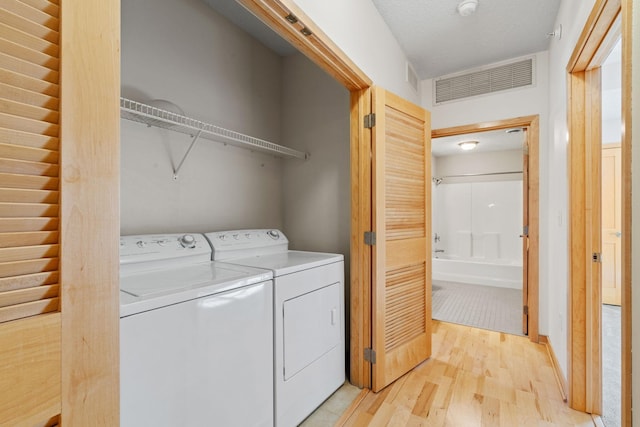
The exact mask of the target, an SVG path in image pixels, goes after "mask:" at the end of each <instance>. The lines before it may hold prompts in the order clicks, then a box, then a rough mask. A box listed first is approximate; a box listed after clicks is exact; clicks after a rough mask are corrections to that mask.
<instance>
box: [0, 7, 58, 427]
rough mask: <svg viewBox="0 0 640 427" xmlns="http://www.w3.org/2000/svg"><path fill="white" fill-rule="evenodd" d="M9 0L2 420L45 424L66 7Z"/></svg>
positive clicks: (0, 272) (3, 100)
mask: <svg viewBox="0 0 640 427" xmlns="http://www.w3.org/2000/svg"><path fill="white" fill-rule="evenodd" d="M0 4H1V5H2V8H0V393H1V398H0V424H1V425H37V424H45V423H47V422H54V421H55V419H56V418H57V414H59V413H60V384H61V383H60V337H61V335H60V325H61V321H60V313H59V312H58V308H59V285H58V283H59V274H58V249H59V246H58V240H59V232H58V226H59V209H58V203H59V179H58V174H59V167H58V161H59V155H58V146H59V139H58V137H59V105H60V103H59V100H58V98H59V90H60V89H59V66H60V59H59V56H60V55H59V53H60V49H59V6H58V4H57V2H56V1H53V0H51V1H47V0H22V1H19V0H1V1H0ZM47 313H49V314H47Z"/></svg>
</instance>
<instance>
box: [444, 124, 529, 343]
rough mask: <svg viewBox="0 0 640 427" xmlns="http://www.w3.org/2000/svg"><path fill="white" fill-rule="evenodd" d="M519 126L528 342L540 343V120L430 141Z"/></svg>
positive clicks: (466, 129) (480, 127) (459, 130)
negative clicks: (524, 176)
mask: <svg viewBox="0 0 640 427" xmlns="http://www.w3.org/2000/svg"><path fill="white" fill-rule="evenodd" d="M515 127H522V128H526V129H527V141H528V144H529V194H528V200H529V205H528V209H529V257H528V260H527V261H528V262H527V277H528V280H527V284H528V286H527V301H528V307H529V309H528V312H529V316H528V317H529V321H528V332H529V339H530V340H531V341H533V342H539V340H540V332H539V305H540V303H539V301H540V291H539V277H540V271H539V269H540V267H539V266H540V263H539V247H540V219H539V216H540V149H539V146H540V142H539V141H540V118H539V116H538V115H533V116H524V117H515V118H512V119H505V120H496V121H492V122H484V123H475V124H470V125H463V126H455V127H449V128H442V129H434V130H432V131H431V138H439V137H444V136H454V135H465V134H469V133H476V132H485V131H490V130H499V129H511V128H515Z"/></svg>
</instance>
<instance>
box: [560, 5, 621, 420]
mask: <svg viewBox="0 0 640 427" xmlns="http://www.w3.org/2000/svg"><path fill="white" fill-rule="evenodd" d="M630 19H631V2H624V1H623V2H621V1H619V0H601V1H598V2H596V4H595V5H594V7H593V9H592V12H591V14H590V15H589V18H588V19H587V22H586V24H585V26H584V29H583V32H582V34H581V36H580V38H579V40H578V42H577V43H576V46H575V49H574V51H573V54H572V56H571V59H570V60H569V62H568V64H567V72H568V77H569V79H568V88H569V93H568V104H569V120H568V125H569V126H568V128H569V150H568V158H569V169H570V185H569V205H570V209H571V217H572V224H571V226H570V233H569V237H570V254H569V258H570V264H569V265H570V277H569V283H570V307H569V311H570V319H571V320H570V329H569V341H568V342H569V353H570V355H569V360H570V362H571V363H570V367H569V374H568V376H569V378H568V383H569V403H570V405H571V407H572V408H574V409H578V410H581V411H585V412H589V413H592V414H599V415H600V414H603V397H604V396H603V393H606V392H608V391H607V390H605V389H604V387H603V380H604V378H603V367H604V363H605V360H606V359H605V358H604V357H603V355H605V356H606V353H605V351H608V350H610V349H605V348H604V345H605V343H604V340H603V320H606V319H603V305H602V303H603V298H604V297H605V292H604V289H603V285H605V280H603V279H608V277H607V276H610V275H611V274H612V273H613V274H614V275H615V274H616V269H617V267H615V263H614V264H613V265H614V267H611V266H607V265H606V264H605V263H603V262H602V261H604V258H605V256H606V258H608V259H609V260H615V258H616V255H615V251H616V249H615V245H611V244H610V243H609V242H607V241H606V240H605V239H608V238H609V237H610V236H609V234H610V233H614V234H613V236H612V237H614V241H615V240H617V239H618V237H617V233H618V232H619V233H620V237H619V241H620V242H619V245H620V253H619V258H620V260H621V261H620V267H619V277H620V282H619V288H620V289H621V292H620V293H621V296H620V303H621V309H620V311H621V313H620V334H619V335H620V341H621V344H620V353H619V355H618V356H615V358H616V359H618V360H619V361H620V364H621V368H620V372H621V376H620V384H619V386H618V388H619V389H620V394H619V396H620V397H619V399H618V400H617V402H618V404H619V405H620V425H630V423H631V347H630V343H631V288H630V286H631V284H630V283H631V281H630V274H631V232H630V229H631V209H630V203H631V180H630V176H631V134H630V132H629V131H630V129H631V127H630V126H631V100H630V96H629V94H630V93H631V79H630V77H631V75H630V73H631V66H630V58H631V50H630V43H631V23H630ZM620 39H621V48H620V50H621V60H620V66H619V69H618V71H617V72H616V74H618V75H619V77H620V87H621V90H620V101H619V102H620V106H619V107H616V108H617V109H618V110H619V111H620V114H621V120H620V123H619V126H618V129H617V131H616V137H617V138H619V142H620V145H621V155H620V176H621V179H620V184H619V187H620V202H619V203H620V209H619V210H620V223H619V225H620V228H619V229H617V228H615V229H613V228H612V229H609V225H614V226H615V225H616V224H615V221H614V224H608V222H610V221H609V219H608V218H607V216H608V215H609V214H610V213H609V212H606V210H605V209H604V203H605V198H604V197H607V198H608V197H610V196H611V194H608V193H607V194H603V191H605V186H606V185H608V184H607V182H606V181H607V180H608V179H609V177H608V176H607V175H609V176H610V177H613V178H612V179H613V180H614V182H615V176H616V175H617V173H615V172H610V171H608V169H610V168H609V166H610V164H614V166H615V163H616V160H610V159H609V160H606V163H607V164H605V162H604V161H603V160H604V159H605V158H606V157H608V155H607V156H606V157H605V155H604V153H603V144H602V142H603V141H605V140H606V139H607V138H606V136H605V135H604V133H603V130H604V127H605V126H604V124H603V121H602V118H603V117H606V116H605V114H606V113H605V114H603V108H606V107H605V106H604V105H603V102H602V100H603V99H605V97H604V90H603V89H604V87H605V86H604V84H605V81H604V80H603V64H605V62H606V60H607V58H608V57H609V56H610V53H611V52H612V51H614V50H615V49H614V48H615V46H616V44H617V42H618V40H620ZM617 138H616V139H617ZM605 147H606V145H605ZM613 158H614V159H615V156H614V157H613ZM613 170H614V171H615V167H614V168H613ZM614 185H615V184H614ZM614 195H615V194H614ZM608 203H612V204H614V205H615V203H616V202H615V200H614V201H610V200H609V201H607V204H608ZM613 212H615V209H613ZM613 216H615V215H613ZM605 233H606V234H607V236H603V234H605ZM607 252H609V254H608V256H607ZM606 286H607V288H612V287H618V285H613V286H612V285H611V283H609V284H607V285H606ZM606 293H609V289H607V292H606ZM607 298H608V297H607ZM615 323H617V321H615ZM605 333H606V331H605ZM616 335H617V334H616ZM616 406H617V404H616ZM611 425H615V424H611Z"/></svg>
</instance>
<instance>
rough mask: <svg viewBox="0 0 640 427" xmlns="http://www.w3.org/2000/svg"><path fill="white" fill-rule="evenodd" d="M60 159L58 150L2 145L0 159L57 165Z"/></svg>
mask: <svg viewBox="0 0 640 427" xmlns="http://www.w3.org/2000/svg"><path fill="white" fill-rule="evenodd" d="M59 157H60V156H59V154H58V151H57V150H46V149H42V148H33V147H24V146H22V145H11V144H3V143H0V158H10V159H16V160H26V161H31V162H42V163H55V164H57V163H58V160H59Z"/></svg>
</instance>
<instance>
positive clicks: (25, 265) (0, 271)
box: [0, 258, 58, 277]
mask: <svg viewBox="0 0 640 427" xmlns="http://www.w3.org/2000/svg"><path fill="white" fill-rule="evenodd" d="M57 268H58V258H41V259H32V260H28V261H13V262H0V277H14V276H21V275H25V274H35V273H43V272H45V271H53V270H56V269H57Z"/></svg>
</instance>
